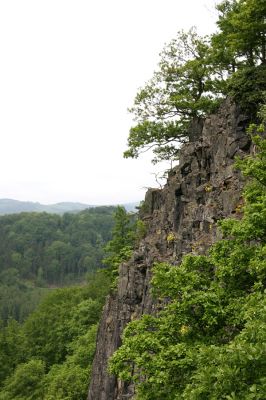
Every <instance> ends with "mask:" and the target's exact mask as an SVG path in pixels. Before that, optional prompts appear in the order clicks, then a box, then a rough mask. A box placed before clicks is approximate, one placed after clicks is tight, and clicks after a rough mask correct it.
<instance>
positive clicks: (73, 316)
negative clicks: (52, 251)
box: [0, 271, 110, 400]
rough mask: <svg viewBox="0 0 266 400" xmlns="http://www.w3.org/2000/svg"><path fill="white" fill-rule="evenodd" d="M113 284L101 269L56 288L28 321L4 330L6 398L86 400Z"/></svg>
mask: <svg viewBox="0 0 266 400" xmlns="http://www.w3.org/2000/svg"><path fill="white" fill-rule="evenodd" d="M109 287H110V277H109V276H108V274H106V273H105V271H99V272H97V273H96V274H94V275H89V277H88V284H87V285H86V286H83V287H74V288H65V289H56V290H54V291H53V292H52V293H50V295H49V296H47V297H46V299H44V301H43V302H42V303H41V304H40V305H39V307H38V308H37V309H36V311H35V312H34V313H32V314H31V315H30V316H29V317H28V319H27V320H26V321H25V322H24V324H22V325H20V324H18V323H17V322H16V321H10V322H9V324H8V325H7V326H6V327H3V328H2V329H0V399H1V400H26V399H32V400H35V399H36V400H37V399H38V400H39V399H43V400H51V399H57V400H66V399H68V400H82V399H84V400H85V399H86V397H87V389H88V384H89V380H90V373H91V366H92V361H93V356H94V351H95V344H96V332H97V323H98V321H99V317H100V313H101V309H102V306H103V303H104V300H105V296H106V295H107V293H108V291H109Z"/></svg>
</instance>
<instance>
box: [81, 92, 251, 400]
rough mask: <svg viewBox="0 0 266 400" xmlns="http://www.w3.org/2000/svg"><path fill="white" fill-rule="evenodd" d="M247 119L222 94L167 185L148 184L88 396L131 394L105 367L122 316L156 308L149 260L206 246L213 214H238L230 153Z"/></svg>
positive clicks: (237, 150)
mask: <svg viewBox="0 0 266 400" xmlns="http://www.w3.org/2000/svg"><path fill="white" fill-rule="evenodd" d="M247 123H248V119H247V117H246V116H245V115H243V114H241V112H240V110H239V108H238V107H237V106H236V105H235V104H233V103H232V102H231V101H230V99H227V100H226V101H225V102H224V104H223V105H222V106H221V107H220V109H219V110H218V112H217V113H216V114H214V115H210V116H209V117H208V118H206V120H205V122H204V124H203V125H201V124H200V123H199V122H198V124H196V125H194V126H195V134H194V135H193V132H192V134H191V138H193V141H191V142H189V143H186V144H184V145H183V147H182V149H181V151H180V162H179V165H178V166H177V167H175V168H174V169H173V170H172V171H171V172H170V173H169V177H168V181H167V184H166V185H165V187H164V188H163V189H150V190H148V192H147V194H146V198H145V203H144V207H143V209H142V211H141V214H140V215H141V218H142V219H143V220H144V221H145V223H146V224H147V234H146V236H145V238H144V239H142V241H141V242H140V244H139V246H138V248H137V249H136V251H135V253H134V255H133V257H132V259H131V260H130V261H129V262H128V263H126V264H122V265H121V267H120V271H119V281H118V289H117V291H116V292H115V293H112V294H111V295H110V296H109V297H108V298H107V300H106V304H105V307H104V310H103V315H102V319H101V322H100V326H99V331H98V337H97V349H96V354H95V359H94V363H93V372H92V379H91V385H90V389H89V395H88V400H122V399H130V398H132V397H133V395H134V387H133V385H128V384H124V383H123V382H119V381H118V380H117V379H116V378H115V377H114V376H111V375H109V374H108V372H107V364H108V359H109V357H110V356H111V355H112V354H113V353H114V351H115V350H116V349H117V348H118V347H119V346H120V345H121V335H122V332H123V330H124V328H125V326H126V324H127V323H128V322H129V321H131V320H133V319H136V318H139V317H140V316H141V315H142V314H144V313H153V312H154V310H156V307H157V305H156V302H155V300H154V299H153V298H152V296H151V293H150V279H151V274H152V272H151V269H152V266H153V264H154V262H157V261H167V262H169V263H172V264H173V265H178V264H179V263H180V260H181V258H182V256H183V255H185V254H188V253H193V254H204V253H205V252H206V251H207V249H208V248H209V247H210V245H211V244H212V243H214V242H215V240H217V238H220V236H221V234H220V233H219V232H217V221H218V220H219V219H221V218H225V217H228V216H234V217H238V218H241V215H240V214H238V211H236V207H237V205H238V204H239V202H241V191H242V188H243V178H242V176H241V174H240V172H239V171H237V170H235V169H234V167H233V163H234V156H235V155H236V154H237V155H240V156H242V155H243V154H247V153H249V152H250V151H251V149H250V146H251V144H250V140H249V138H248V136H247V135H246V133H245V129H246V126H247ZM170 234H171V235H170ZM167 239H168V240H167Z"/></svg>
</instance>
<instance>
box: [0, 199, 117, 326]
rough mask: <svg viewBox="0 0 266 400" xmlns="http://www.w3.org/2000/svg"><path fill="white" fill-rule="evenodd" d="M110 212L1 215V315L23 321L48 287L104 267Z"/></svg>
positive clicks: (111, 220) (103, 209)
mask: <svg viewBox="0 0 266 400" xmlns="http://www.w3.org/2000/svg"><path fill="white" fill-rule="evenodd" d="M114 213H115V208H114V207H97V208H91V209H89V210H85V211H82V212H80V213H78V214H64V215H62V216H59V215H54V214H47V213H21V214H15V215H14V214H13V215H6V216H3V217H0V300H1V302H0V319H2V320H3V321H5V322H6V321H7V320H8V318H9V317H13V318H15V319H16V320H18V321H23V320H24V319H25V317H26V316H27V315H28V314H29V313H30V312H31V311H32V310H33V309H34V307H35V305H36V304H37V303H38V302H39V300H40V298H41V297H43V295H44V294H45V293H46V292H47V290H48V289H47V287H55V286H60V285H66V284H69V283H71V284H73V283H74V282H81V281H82V280H84V277H85V275H86V274H87V273H90V272H93V271H96V270H97V269H99V268H102V267H103V263H102V258H103V256H104V246H105V245H106V243H107V242H108V241H109V240H110V239H111V231H112V229H113V225H114Z"/></svg>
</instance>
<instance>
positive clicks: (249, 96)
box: [124, 0, 266, 162]
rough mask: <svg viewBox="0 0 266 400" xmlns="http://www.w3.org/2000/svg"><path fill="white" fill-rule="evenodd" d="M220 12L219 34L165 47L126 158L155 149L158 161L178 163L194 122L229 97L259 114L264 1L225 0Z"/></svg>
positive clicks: (139, 104) (264, 70) (180, 38)
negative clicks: (181, 148)
mask: <svg viewBox="0 0 266 400" xmlns="http://www.w3.org/2000/svg"><path fill="white" fill-rule="evenodd" d="M217 10H218V12H219V17H218V21H217V26H218V31H217V33H215V34H213V35H211V36H210V37H200V36H199V35H198V34H197V33H196V31H195V29H191V30H190V31H189V32H187V33H186V32H183V31H181V32H179V33H178V34H177V37H176V38H175V39H173V40H172V41H171V42H170V43H169V44H167V45H166V46H165V48H164V49H163V51H162V53H161V60H160V63H159V66H158V70H157V71H156V72H155V73H154V75H153V77H152V78H151V80H150V81H149V82H147V83H146V84H145V86H144V87H143V88H141V89H140V90H139V91H138V93H137V95H136V97H135V101H134V104H133V107H132V108H131V109H130V112H131V113H132V114H133V115H134V118H135V121H136V125H135V126H133V127H132V128H131V130H130V133H129V137H128V149H127V150H126V151H125V152H124V156H125V157H126V158H127V157H132V158H137V157H138V156H139V154H140V153H142V152H145V151H147V150H149V149H152V150H153V153H154V162H158V161H160V160H169V159H170V160H171V159H177V158H178V153H179V149H178V148H179V144H180V143H182V142H184V141H187V140H189V139H190V135H191V134H193V132H191V125H192V124H193V122H194V121H195V120H197V119H202V118H204V117H205V116H206V115H207V114H208V113H210V112H212V111H214V110H215V108H216V107H217V105H218V104H219V103H220V101H221V100H222V99H223V98H224V97H225V96H227V95H230V96H231V97H233V98H234V99H235V100H236V101H237V102H238V103H240V104H241V105H242V108H243V109H245V110H246V111H248V113H249V116H250V117H252V116H254V115H255V114H256V111H257V109H258V106H259V103H261V102H262V99H263V91H264V90H266V85H265V81H266V67H265V65H266V61H265V60H266V58H265V48H266V47H265V46H266V45H265V43H266V42H265V41H266V36H265V32H266V23H265V18H266V5H265V1H264V0H225V1H222V2H221V3H220V4H219V5H218V6H217Z"/></svg>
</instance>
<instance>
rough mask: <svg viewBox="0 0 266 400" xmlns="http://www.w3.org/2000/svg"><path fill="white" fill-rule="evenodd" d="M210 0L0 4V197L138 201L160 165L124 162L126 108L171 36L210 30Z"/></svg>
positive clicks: (6, 0)
mask: <svg viewBox="0 0 266 400" xmlns="http://www.w3.org/2000/svg"><path fill="white" fill-rule="evenodd" d="M215 3H216V1H214V0H86V1H85V0H71V1H70V0H0V57H1V59H0V133H1V156H0V170H1V174H0V175H1V178H0V198H13V199H18V200H31V201H40V202H42V203H53V202H59V201H80V202H85V203H89V204H111V203H115V204H116V203H125V202H131V201H139V200H141V199H142V198H143V197H144V194H145V187H150V186H156V182H155V180H154V175H153V173H154V172H156V171H161V170H163V169H164V168H165V166H163V165H159V166H158V167H157V168H154V166H153V165H152V164H151V163H150V161H149V159H148V157H147V156H145V157H141V158H139V159H138V160H125V159H123V157H122V153H123V151H124V150H125V149H126V141H127V135H128V131H129V128H130V126H131V125H132V117H131V115H130V114H128V112H127V107H129V106H131V105H132V103H133V100H134V97H135V94H136V92H137V89H138V88H139V87H141V86H142V85H143V84H144V83H145V82H146V81H147V80H148V79H149V78H150V77H151V76H152V73H153V71H154V70H155V69H156V65H157V63H158V61H159V56H158V54H159V52H160V51H161V50H162V48H163V45H164V44H165V43H166V42H169V41H170V40H171V39H172V38H173V37H174V36H175V34H176V32H177V31H178V30H180V29H189V28H190V27H191V26H193V25H195V26H197V27H198V31H199V32H200V33H201V34H206V33H210V32H213V31H214V30H215V24H214V22H215V20H216V11H215V9H214V6H215Z"/></svg>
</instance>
